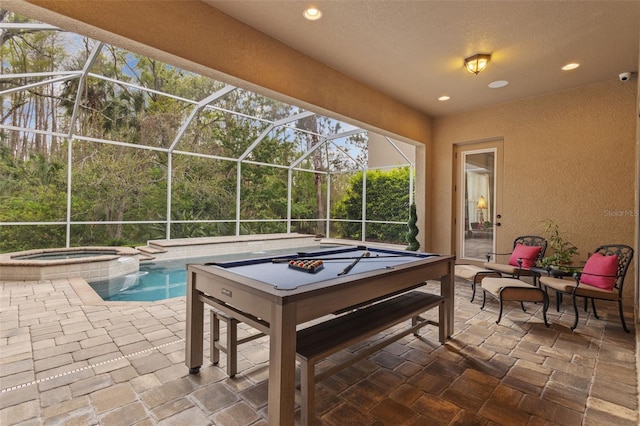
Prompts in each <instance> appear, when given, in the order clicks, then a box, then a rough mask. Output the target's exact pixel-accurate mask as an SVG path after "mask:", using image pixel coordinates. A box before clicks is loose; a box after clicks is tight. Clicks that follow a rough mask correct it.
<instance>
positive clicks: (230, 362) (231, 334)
mask: <svg viewBox="0 0 640 426" xmlns="http://www.w3.org/2000/svg"><path fill="white" fill-rule="evenodd" d="M237 372H238V320H237V319H235V318H229V319H228V320H227V374H228V376H229V377H233V376H235V375H236V373H237Z"/></svg>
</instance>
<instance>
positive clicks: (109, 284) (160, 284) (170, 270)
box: [89, 245, 332, 302]
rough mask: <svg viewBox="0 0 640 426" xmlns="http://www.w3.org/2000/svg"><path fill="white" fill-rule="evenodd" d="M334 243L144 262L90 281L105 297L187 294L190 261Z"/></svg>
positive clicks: (289, 251)
mask: <svg viewBox="0 0 640 426" xmlns="http://www.w3.org/2000/svg"><path fill="white" fill-rule="evenodd" d="M330 248H332V246H325V245H323V246H313V247H300V248H295V249H286V250H269V251H257V252H251V253H237V254H231V255H220V256H209V257H201V258H195V259H180V260H172V261H164V262H155V263H141V264H140V270H139V271H138V272H135V273H133V274H129V275H125V276H122V277H118V278H113V279H110V280H106V281H96V282H92V283H89V285H90V286H91V287H92V288H93V289H94V290H95V292H96V293H98V295H100V297H102V299H103V300H107V301H128V302H131V301H138V302H154V301H157V300H164V299H170V298H172V297H180V296H184V295H186V294H187V269H186V265H187V264H188V263H206V262H223V261H229V260H239V259H250V258H258V257H269V256H277V255H283V254H292V253H297V252H310V251H319V250H324V249H330Z"/></svg>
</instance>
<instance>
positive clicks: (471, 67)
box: [464, 53, 491, 75]
mask: <svg viewBox="0 0 640 426" xmlns="http://www.w3.org/2000/svg"><path fill="white" fill-rule="evenodd" d="M490 60H491V55H487V54H484V53H478V54H476V55H473V56H470V57H468V58H466V59H465V60H464V67H465V68H466V69H467V71H469V72H470V73H473V74H475V75H478V73H480V72H482V71H484V70H485V68H487V64H488V63H489V61H490Z"/></svg>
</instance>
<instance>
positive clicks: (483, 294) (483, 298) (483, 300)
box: [480, 288, 487, 309]
mask: <svg viewBox="0 0 640 426" xmlns="http://www.w3.org/2000/svg"><path fill="white" fill-rule="evenodd" d="M486 301H487V293H485V291H484V288H483V289H482V306H480V309H484V304H485V302H486Z"/></svg>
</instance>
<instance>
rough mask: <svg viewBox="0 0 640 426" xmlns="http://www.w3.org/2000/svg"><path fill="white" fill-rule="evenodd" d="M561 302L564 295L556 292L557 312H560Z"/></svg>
mask: <svg viewBox="0 0 640 426" xmlns="http://www.w3.org/2000/svg"><path fill="white" fill-rule="evenodd" d="M560 302H562V293H560V292H559V291H556V312H560Z"/></svg>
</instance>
